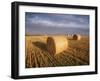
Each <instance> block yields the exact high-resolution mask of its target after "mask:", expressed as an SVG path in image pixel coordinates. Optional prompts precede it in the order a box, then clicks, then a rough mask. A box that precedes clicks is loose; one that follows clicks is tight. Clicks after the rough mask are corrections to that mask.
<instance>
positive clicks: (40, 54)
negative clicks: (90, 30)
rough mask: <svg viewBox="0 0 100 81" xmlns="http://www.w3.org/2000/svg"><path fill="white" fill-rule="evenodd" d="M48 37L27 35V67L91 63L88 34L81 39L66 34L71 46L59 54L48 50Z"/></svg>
mask: <svg viewBox="0 0 100 81" xmlns="http://www.w3.org/2000/svg"><path fill="white" fill-rule="evenodd" d="M47 37H48V36H47V35H45V36H42V35H37V36H29V35H28V36H25V49H26V50H25V64H26V68H33V67H58V66H80V65H89V37H88V36H82V39H81V40H79V41H77V40H73V39H72V37H71V36H69V37H67V36H66V38H67V39H68V44H69V47H68V49H67V50H65V51H63V52H62V53H60V54H57V55H52V54H50V53H49V52H48V51H47V48H46V40H47Z"/></svg>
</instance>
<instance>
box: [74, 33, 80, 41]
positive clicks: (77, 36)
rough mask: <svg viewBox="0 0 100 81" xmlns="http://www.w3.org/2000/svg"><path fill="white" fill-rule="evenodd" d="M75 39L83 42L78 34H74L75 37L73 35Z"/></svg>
mask: <svg viewBox="0 0 100 81" xmlns="http://www.w3.org/2000/svg"><path fill="white" fill-rule="evenodd" d="M73 39H74V40H81V36H80V35H78V34H74V35H73Z"/></svg>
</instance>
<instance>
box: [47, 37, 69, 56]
mask: <svg viewBox="0 0 100 81" xmlns="http://www.w3.org/2000/svg"><path fill="white" fill-rule="evenodd" d="M67 47H68V40H67V38H66V37H65V36H53V37H48V38H47V50H48V51H49V52H50V53H51V54H58V53H61V52H62V51H64V50H66V49H67Z"/></svg>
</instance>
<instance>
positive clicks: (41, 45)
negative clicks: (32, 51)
mask: <svg viewBox="0 0 100 81" xmlns="http://www.w3.org/2000/svg"><path fill="white" fill-rule="evenodd" d="M33 44H34V45H35V46H36V47H38V48H40V49H41V50H45V51H47V48H46V44H45V43H43V42H33Z"/></svg>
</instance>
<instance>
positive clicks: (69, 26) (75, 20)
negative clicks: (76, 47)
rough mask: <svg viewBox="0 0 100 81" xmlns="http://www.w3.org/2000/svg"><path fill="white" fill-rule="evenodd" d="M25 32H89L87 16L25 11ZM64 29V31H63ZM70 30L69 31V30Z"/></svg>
mask: <svg viewBox="0 0 100 81" xmlns="http://www.w3.org/2000/svg"><path fill="white" fill-rule="evenodd" d="M25 27H26V28H25V29H26V33H31V34H32V33H33V34H38V33H65V32H71V33H73V32H75V31H74V30H75V29H76V30H77V29H79V30H77V32H76V33H78V31H79V33H80V32H81V31H82V30H83V32H84V33H86V32H87V33H88V32H89V16H88V15H77V14H53V13H31V12H26V13H25ZM65 30H66V31H65ZM70 30H71V31H70Z"/></svg>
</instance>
